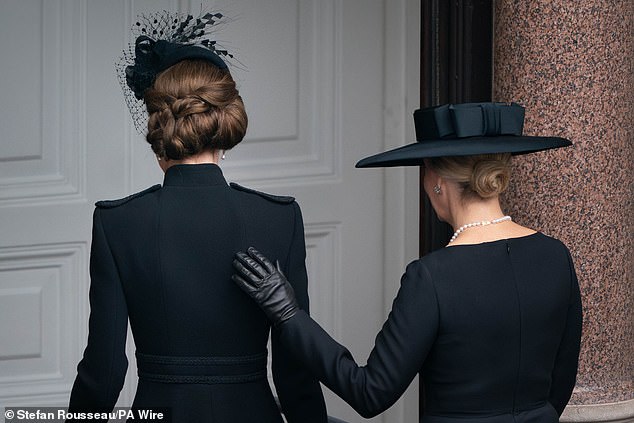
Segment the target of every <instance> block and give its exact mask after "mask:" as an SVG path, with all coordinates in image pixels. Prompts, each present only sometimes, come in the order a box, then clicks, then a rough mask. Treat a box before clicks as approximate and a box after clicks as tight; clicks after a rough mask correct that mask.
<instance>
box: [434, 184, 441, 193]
mask: <svg viewBox="0 0 634 423" xmlns="http://www.w3.org/2000/svg"><path fill="white" fill-rule="evenodd" d="M434 192H435V193H436V194H440V193H441V190H440V187H439V186H438V185H434Z"/></svg>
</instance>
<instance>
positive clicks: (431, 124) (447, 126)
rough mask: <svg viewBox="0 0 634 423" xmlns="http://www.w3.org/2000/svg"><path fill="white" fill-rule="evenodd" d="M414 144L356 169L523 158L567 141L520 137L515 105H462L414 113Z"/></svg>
mask: <svg viewBox="0 0 634 423" xmlns="http://www.w3.org/2000/svg"><path fill="white" fill-rule="evenodd" d="M414 125H415V128H416V141H417V142H415V143H412V144H408V145H404V146H402V147H399V148H396V149H393V150H389V151H386V152H383V153H379V154H375V155H372V156H369V157H366V158H365V159H362V160H360V161H359V162H358V163H357V165H356V167H391V166H419V165H421V164H422V162H423V160H424V159H425V158H430V157H443V156H445V157H449V156H468V155H477V154H492V153H511V154H514V155H517V154H526V153H532V152H536V151H542V150H549V149H552V148H559V147H566V146H569V145H571V144H572V143H571V142H570V141H569V140H567V139H565V138H561V137H540V136H527V135H523V134H522V131H523V127H524V108H523V107H522V106H520V105H519V104H517V103H463V104H445V105H441V106H435V107H428V108H426V109H420V110H416V111H415V112H414Z"/></svg>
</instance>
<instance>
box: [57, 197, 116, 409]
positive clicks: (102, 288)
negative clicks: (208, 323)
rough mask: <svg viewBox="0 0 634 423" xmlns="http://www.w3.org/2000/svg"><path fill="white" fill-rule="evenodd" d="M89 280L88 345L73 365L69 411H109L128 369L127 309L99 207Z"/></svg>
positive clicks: (94, 228) (95, 222)
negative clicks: (74, 376) (73, 374)
mask: <svg viewBox="0 0 634 423" xmlns="http://www.w3.org/2000/svg"><path fill="white" fill-rule="evenodd" d="M90 279H91V282H90V321H89V332H88V344H87V346H86V349H85V351H84V357H83V359H82V360H81V361H80V362H79V365H78V366H77V378H76V379H75V383H74V385H73V390H72V392H71V396H70V404H69V406H68V408H69V411H92V410H100V411H110V410H112V408H113V407H114V405H115V403H116V402H117V398H118V397H119V392H120V391H121V388H122V386H123V382H124V379H125V373H126V370H127V367H128V360H127V358H126V355H125V342H126V335H127V326H128V310H127V307H126V303H125V298H124V296H123V289H122V287H121V281H120V280H119V274H118V271H117V268H116V265H115V262H114V258H113V256H112V253H111V251H110V247H109V246H108V241H107V239H106V234H105V232H104V229H103V225H102V221H101V210H100V209H99V208H97V209H95V213H94V216H93V229H92V247H91V252H90Z"/></svg>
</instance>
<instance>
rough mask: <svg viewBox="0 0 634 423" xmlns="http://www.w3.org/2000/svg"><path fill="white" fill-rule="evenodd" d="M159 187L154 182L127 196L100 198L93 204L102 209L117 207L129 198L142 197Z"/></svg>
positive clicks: (129, 199) (159, 186)
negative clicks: (116, 198)
mask: <svg viewBox="0 0 634 423" xmlns="http://www.w3.org/2000/svg"><path fill="white" fill-rule="evenodd" d="M159 188H161V185H160V184H156V185H153V186H151V187H149V188H146V189H144V190H143V191H139V192H137V193H134V194H132V195H128V196H127V197H124V198H120V199H118V200H101V201H97V202H96V203H95V206H97V207H100V208H104V209H110V208H113V207H118V206H120V205H122V204H125V203H127V202H129V201H131V200H134V199H135V198H139V197H143V196H144V195H145V194H148V193H150V192H154V191H156V190H157V189H159Z"/></svg>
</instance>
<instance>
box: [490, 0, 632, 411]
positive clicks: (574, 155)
mask: <svg viewBox="0 0 634 423" xmlns="http://www.w3.org/2000/svg"><path fill="white" fill-rule="evenodd" d="M495 13H496V17H495V77H494V95H493V97H494V99H495V100H498V101H511V100H513V101H517V102H519V103H520V104H522V105H524V106H525V107H526V109H527V116H526V124H525V128H524V129H525V133H527V134H534V135H545V134H549V135H550V134H552V135H559V136H563V137H566V138H569V139H571V140H572V141H573V142H574V146H573V147H570V148H567V149H563V150H560V151H551V152H543V153H537V154H534V155H528V156H521V157H518V158H516V160H515V166H514V167H515V173H514V180H513V182H512V185H511V189H510V193H509V195H508V196H507V197H506V199H505V203H506V206H507V211H508V212H509V213H510V214H512V215H513V217H514V218H515V219H516V220H517V221H519V222H520V223H522V224H526V225H528V226H531V227H534V228H536V229H539V230H541V231H543V232H545V233H546V234H549V235H553V236H555V237H557V238H559V239H561V240H562V241H563V242H565V243H566V244H567V245H568V246H569V247H570V249H571V251H572V255H573V259H574V262H575V265H576V268H577V274H578V277H579V282H580V285H581V291H582V295H583V301H584V311H585V313H584V331H583V340H582V351H581V360H580V367H579V373H578V377H577V387H576V388H575V392H574V394H573V397H572V399H571V402H570V404H569V407H568V409H567V410H566V413H565V414H564V417H563V418H562V421H578V422H581V421H583V422H632V421H634V293H633V284H634V265H633V263H634V242H633V241H634V240H633V235H632V233H633V229H634V219H633V204H634V203H633V197H634V172H633V168H634V164H633V163H634V147H633V144H634V123H633V121H634V73H633V63H634V62H633V55H634V1H632V0H576V1H572V0H521V1H520V0H497V1H496V6H495Z"/></svg>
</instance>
